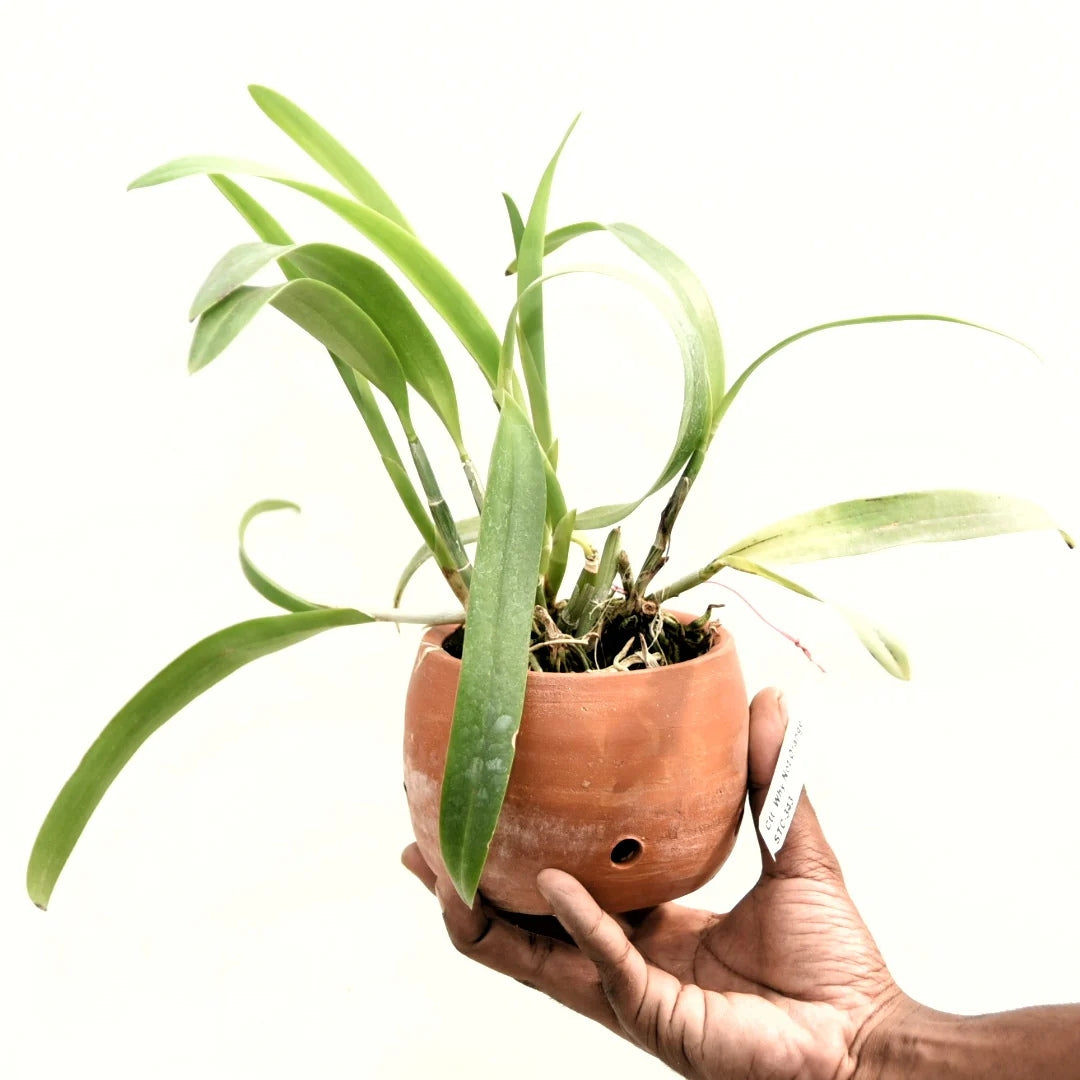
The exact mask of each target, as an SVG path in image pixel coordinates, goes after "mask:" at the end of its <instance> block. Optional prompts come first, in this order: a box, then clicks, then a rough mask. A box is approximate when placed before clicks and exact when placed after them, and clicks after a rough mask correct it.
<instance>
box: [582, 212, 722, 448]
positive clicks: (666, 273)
mask: <svg viewBox="0 0 1080 1080" xmlns="http://www.w3.org/2000/svg"><path fill="white" fill-rule="evenodd" d="M585 224H589V225H591V224H592V223H591V222H586V223H585ZM607 231H608V232H609V233H611V235H612V236H614V237H616V238H617V239H618V240H621V241H622V242H623V243H624V244H625V245H626V246H627V247H628V248H629V249H630V250H631V251H632V252H633V253H634V254H635V255H637V256H638V258H639V259H641V260H642V261H643V262H644V263H646V265H648V266H649V267H651V268H652V269H653V270H654V271H656V273H657V274H659V275H660V277H662V278H663V279H664V281H666V282H667V284H668V286H669V288H670V289H671V291H672V292H673V293H674V294H675V298H676V299H677V300H678V301H679V304H680V305H681V306H682V309H683V312H684V313H685V315H686V318H687V320H688V321H689V323H690V325H691V326H693V327H694V329H695V330H696V331H697V332H698V334H700V335H701V341H702V344H703V345H704V347H705V363H706V371H707V372H708V376H709V396H710V399H711V401H712V402H713V403H714V404H715V403H716V402H718V401H719V400H720V399H721V398H722V397H723V395H724V345H723V341H722V340H721V338H720V327H719V325H718V324H717V322H716V313H715V312H714V311H713V307H712V303H711V302H710V300H709V297H708V294H707V293H706V292H705V287H704V286H703V285H702V284H701V281H700V279H699V278H698V276H697V274H695V273H694V272H693V271H692V270H691V269H690V267H689V266H687V264H686V263H685V262H683V260H682V259H680V258H679V256H678V255H676V254H675V252H673V251H672V250H671V249H670V248H668V247H665V246H664V245H663V244H661V243H660V241H659V240H655V239H654V238H653V237H651V236H650V235H649V234H648V233H646V232H643V231H642V230H641V229H639V228H637V227H636V226H635V225H626V224H616V225H609V226H608V227H607ZM706 441H707V440H706Z"/></svg>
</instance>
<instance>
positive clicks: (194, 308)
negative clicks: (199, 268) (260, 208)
mask: <svg viewBox="0 0 1080 1080" xmlns="http://www.w3.org/2000/svg"><path fill="white" fill-rule="evenodd" d="M296 246H297V245H295V244H262V243H259V242H258V241H255V242H254V243H250V244H237V246H236V247H234V248H232V249H230V250H229V251H227V252H226V253H225V254H224V255H223V256H222V257H221V258H220V259H219V260H218V262H217V263H216V264H215V265H214V268H213V270H211V271H210V273H209V274H208V275H207V277H206V280H205V281H204V282H203V283H202V285H201V287H200V288H199V291H198V292H197V293H196V294H195V299H194V300H192V302H191V309H190V310H189V311H188V318H189V319H197V318H198V317H199V316H200V315H202V314H203V312H205V311H207V310H208V309H209V308H212V307H213V306H214V305H215V304H218V303H220V302H221V301H222V300H224V299H225V297H226V296H228V295H229V294H230V293H232V292H235V291H236V290H237V289H238V288H239V287H240V286H241V285H246V284H247V282H248V281H249V280H250V279H251V278H252V277H254V276H255V275H256V274H257V273H258V272H259V271H260V270H262V269H263V267H265V266H269V265H270V263H272V262H274V261H275V260H276V259H279V258H281V257H282V256H283V255H288V254H289V252H291V251H294V250H295V249H296Z"/></svg>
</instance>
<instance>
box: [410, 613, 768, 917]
mask: <svg viewBox="0 0 1080 1080" xmlns="http://www.w3.org/2000/svg"><path fill="white" fill-rule="evenodd" d="M452 629H453V627H451V626H437V627H433V628H432V629H430V630H428V631H427V633H426V634H425V635H424V638H423V641H422V643H421V645H420V650H419V653H418V655H417V659H416V665H415V667H414V668H413V674H412V679H411V681H410V683H409V692H408V697H407V699H406V704H405V789H406V793H407V796H408V802H409V812H410V814H411V815H412V824H413V831H414V833H415V835H416V840H417V843H418V844H419V846H420V851H421V852H422V854H423V856H424V858H425V859H426V860H427V862H428V865H430V866H431V867H433V868H434V869H436V870H437V871H438V873H440V874H443V873H445V869H444V867H443V863H442V859H441V858H440V855H439V799H440V794H441V789H442V774H443V767H444V765H445V762H446V747H447V743H448V741H449V738H450V724H451V720H452V717H453V712H454V699H455V696H456V694H457V685H458V675H459V673H460V671H461V662H460V661H459V660H456V659H454V657H452V656H451V655H450V654H449V653H448V652H446V650H445V649H443V648H442V641H443V639H444V638H445V637H446V636H447V635H448V634H449V633H450V632H451V630H452ZM748 727H749V710H748V707H747V699H746V689H745V686H744V685H743V678H742V672H741V670H740V668H739V662H738V659H737V657H736V655H735V644H734V641H733V640H732V638H731V635H730V634H728V633H727V632H726V631H725V630H722V629H719V630H718V632H717V635H716V640H715V643H714V645H713V647H712V648H711V649H710V651H709V652H708V653H706V654H705V655H703V656H699V657H697V658H696V659H694V660H688V661H684V662H683V663H680V664H673V665H672V666H670V667H663V668H655V669H652V670H642V671H633V672H614V671H605V672H590V673H586V674H560V675H556V674H549V673H546V672H532V671H530V672H529V675H528V683H527V687H526V692H525V710H524V713H523V715H522V722H521V729H520V731H519V733H518V740H517V750H516V754H515V756H514V765H513V769H512V770H511V773H510V783H509V787H508V788H507V792H506V801H505V803H504V804H503V811H502V816H501V817H500V819H499V826H498V828H497V829H496V831H495V836H494V838H493V839H492V842H491V850H490V854H489V857H488V861H487V865H486V866H485V868H484V874H483V877H482V878H481V881H480V891H481V892H482V893H483V894H484V896H485V897H486V899H487V900H488V901H489V902H490V903H492V904H493V905H495V906H496V907H499V908H503V909H504V910H506V911H514V912H521V913H524V914H536V915H546V914H550V911H551V909H550V907H549V906H548V905H547V902H546V901H545V900H544V898H543V897H542V896H541V895H540V893H539V892H537V890H536V886H535V880H536V875H537V873H538V872H539V871H540V870H542V869H543V868H544V867H548V866H554V867H558V868H559V869H562V870H566V871H568V872H569V873H571V874H573V875H574V876H575V877H577V878H578V879H579V880H580V881H581V882H582V883H583V884H584V885H585V886H586V887H587V888H588V889H589V891H590V892H591V893H592V894H593V896H594V897H595V898H596V900H597V902H598V903H599V904H600V905H601V906H602V907H604V908H606V909H607V910H608V911H629V910H632V909H635V908H642V907H649V906H652V905H653V904H659V903H663V902H664V901H667V900H673V899H675V898H676V897H679V896H684V895H685V894H686V893H688V892H692V891H693V890H694V889H697V888H699V887H700V886H701V885H703V884H704V883H705V882H706V881H708V880H709V879H710V878H711V877H712V876H713V875H714V874H715V873H716V871H717V870H718V869H719V868H720V866H721V865H722V864H723V862H724V860H725V859H726V858H727V857H728V855H729V854H730V853H731V849H732V847H733V845H734V843H735V834H736V832H737V830H738V827H739V822H740V820H741V818H742V811H743V805H744V802H745V796H746V748H747V733H748Z"/></svg>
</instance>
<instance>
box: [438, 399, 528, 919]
mask: <svg viewBox="0 0 1080 1080" xmlns="http://www.w3.org/2000/svg"><path fill="white" fill-rule="evenodd" d="M488 476H489V480H488V490H487V497H486V499H485V502H484V512H483V515H482V517H481V521H482V525H481V530H480V542H479V544H478V546H477V551H476V569H475V571H474V574H473V579H472V588H471V591H470V599H469V617H468V622H467V624H466V632H465V645H464V652H463V655H462V661H461V681H460V683H459V686H458V694H457V702H456V704H455V707H454V722H453V727H452V730H451V734H450V745H449V748H448V750H447V757H446V772H445V776H444V778H443V788H442V805H441V809H440V816H439V831H440V842H441V846H442V856H443V860H444V861H445V863H446V867H447V870H448V871H449V873H450V877H451V879H452V881H453V882H454V886H455V888H456V889H457V891H458V892H459V893H460V894H461V896H462V897H463V898H464V900H465V902H466V903H468V904H471V903H472V902H473V898H474V897H475V895H476V889H477V886H478V885H479V882H480V875H481V873H482V871H483V868H484V863H485V862H486V861H487V853H488V847H489V846H490V844H491V838H492V836H493V835H494V832H495V825H496V823H497V821H498V819H499V812H500V810H501V809H502V804H503V798H504V797H505V795H506V785H507V782H508V780H509V777H510V766H511V765H512V763H513V760H514V736H515V735H516V733H517V730H518V726H519V725H520V723H521V709H522V705H523V702H524V700H525V678H526V674H527V672H528V653H529V636H530V631H531V627H532V614H533V604H534V601H535V598H536V588H537V581H538V572H539V566H540V548H541V540H542V536H543V527H544V514H545V499H546V482H545V478H544V462H543V454H542V452H541V450H540V446H539V444H538V443H537V441H536V436H535V435H534V433H533V431H532V428H531V427H530V426H529V422H528V420H527V419H526V417H525V415H524V413H523V412H522V411H521V410H520V408H519V407H518V405H517V404H516V403H515V402H514V401H513V400H510V399H507V400H506V401H504V402H503V405H502V412H501V415H500V417H499V426H498V429H497V430H496V433H495V445H494V448H493V450H492V454H491V466H490V468H489V470H488Z"/></svg>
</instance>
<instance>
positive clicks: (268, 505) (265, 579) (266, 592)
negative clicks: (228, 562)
mask: <svg viewBox="0 0 1080 1080" xmlns="http://www.w3.org/2000/svg"><path fill="white" fill-rule="evenodd" d="M273 510H295V511H296V513H298V514H299V513H300V507H299V506H297V505H296V503H294V502H288V501H286V500H285V499H262V500H261V501H260V502H257V503H255V505H254V506H252V507H249V508H248V510H247V511H246V512H245V513H244V516H243V517H242V518H241V519H240V528H239V530H238V531H239V545H240V567H241V569H242V570H243V571H244V577H245V578H247V580H248V583H249V584H250V585H251V587H252V588H253V589H254V590H255V591H256V592H257V593H258V594H259V595H260V596H262V597H263V598H265V599H266V600H269V601H270V603H271V604H277V606H278V607H280V608H284V609H285V610H286V611H319V610H322V609H325V607H326V605H325V604H314V603H312V602H311V601H310V600H305V599H304V598H303V597H302V596H297V595H296V593H293V592H289V590H288V589H286V588H284V587H283V586H281V585H279V584H278V583H277V582H276V581H274V580H273V578H271V577H269V576H268V575H266V574H264V573H263V572H262V571H261V570H260V569H259V568H258V567H257V566H256V565H255V564H254V563H253V562H252V561H251V558H250V557H249V555H248V553H247V547H246V545H245V539H246V536H247V528H248V526H249V525H250V524H251V523H252V521H254V520H255V518H257V517H258V516H259V515H260V514H267V513H270V512H271V511H273Z"/></svg>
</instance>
